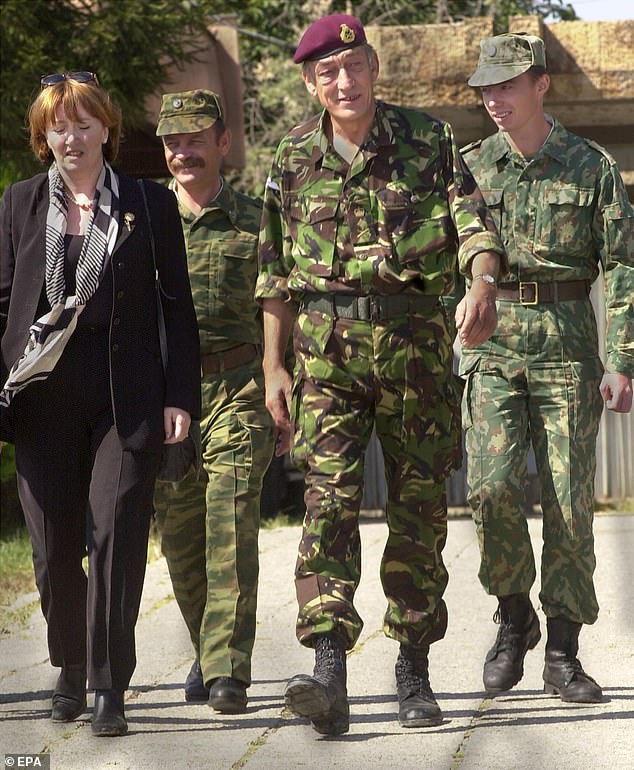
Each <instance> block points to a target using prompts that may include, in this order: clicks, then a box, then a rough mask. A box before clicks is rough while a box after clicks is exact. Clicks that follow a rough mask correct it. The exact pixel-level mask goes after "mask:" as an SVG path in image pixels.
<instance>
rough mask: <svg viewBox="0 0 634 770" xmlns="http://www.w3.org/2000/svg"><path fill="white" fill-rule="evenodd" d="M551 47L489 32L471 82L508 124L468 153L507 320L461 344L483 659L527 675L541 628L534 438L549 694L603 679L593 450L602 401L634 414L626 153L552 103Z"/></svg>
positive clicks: (565, 694)
mask: <svg viewBox="0 0 634 770" xmlns="http://www.w3.org/2000/svg"><path fill="white" fill-rule="evenodd" d="M545 67H546V60H545V53H544V44H543V41H542V40H541V39H540V38H537V37H531V36H526V35H500V36H497V37H493V38H488V39H485V40H483V41H482V43H481V53H480V61H479V64H478V68H477V71H476V72H475V74H474V75H473V77H472V78H471V80H470V81H469V85H471V86H477V87H480V88H481V91H482V98H483V102H484V105H485V107H486V109H487V111H488V113H489V115H490V116H491V118H492V120H493V121H494V123H495V124H496V125H497V127H498V129H499V131H498V133H497V134H495V135H493V136H491V137H489V138H487V139H485V140H483V141H479V142H475V143H474V144H473V145H470V146H469V147H467V148H465V149H464V150H463V152H464V154H465V160H466V161H467V163H468V165H469V167H470V168H471V170H472V171H473V173H474V174H475V177H476V180H477V182H478V184H479V186H480V189H481V190H482V192H483V194H484V197H485V200H486V202H487V204H488V206H489V209H490V210H491V213H492V214H493V217H494V219H495V221H496V225H497V226H498V229H499V230H500V233H501V235H502V237H503V239H504V243H505V246H506V249H507V251H508V255H509V262H510V275H509V277H508V279H507V280H508V282H507V283H502V284H500V286H499V288H498V312H499V318H500V320H499V323H498V327H497V330H496V332H495V334H494V335H493V336H492V337H491V339H490V340H489V341H488V342H487V344H486V345H483V346H480V347H478V348H476V349H473V350H471V351H469V352H467V353H466V354H465V355H463V357H462V360H461V373H462V374H463V375H464V376H465V377H466V380H467V384H466V389H465V394H464V401H463V423H464V425H465V428H466V442H467V453H468V459H469V462H468V482H469V487H470V503H471V506H472V508H473V512H474V519H475V523H476V528H477V533H478V537H479V541H480V551H481V557H482V558H481V566H480V580H481V582H482V585H483V586H484V588H485V589H486V591H487V592H488V593H490V594H493V595H495V596H497V597H498V602H499V607H498V610H497V612H496V616H495V619H496V620H497V621H498V622H499V623H500V628H499V631H498V636H497V640H496V642H495V644H494V646H493V647H492V649H491V650H490V651H489V653H488V655H487V657H486V662H485V664H484V685H485V687H486V689H487V691H489V692H492V693H496V692H501V691H503V690H508V689H509V688H511V687H513V686H514V685H515V684H517V682H519V680H520V679H521V677H522V674H523V661H524V657H525V655H526V652H527V650H529V649H531V648H533V647H535V645H536V644H537V642H538V641H539V639H540V629H539V621H538V618H537V615H536V613H535V610H534V608H533V606H532V604H531V601H530V598H529V592H530V590H531V586H532V585H533V583H534V581H535V562H534V557H533V552H532V549H531V543H530V538H529V534H528V528H527V525H526V519H525V517H524V513H523V511H524V490H525V485H526V473H527V467H526V456H527V451H528V448H529V444H530V442H531V441H532V443H533V447H534V449H535V456H536V460H537V468H538V472H539V477H540V482H541V504H542V511H543V519H544V524H543V537H544V545H543V552H542V569H541V592H540V595H539V598H540V601H541V605H542V609H543V610H544V613H545V615H546V618H547V629H548V641H547V643H546V663H545V668H544V675H543V677H544V682H545V689H546V692H551V693H559V694H560V696H561V698H562V700H565V701H574V702H598V701H600V700H601V697H602V692H601V687H600V686H599V685H598V684H597V683H596V682H595V681H594V679H592V678H591V677H590V676H588V675H587V674H586V673H585V672H584V671H583V668H582V667H581V664H580V663H579V661H578V659H577V657H576V655H577V651H578V635H579V631H580V628H581V625H582V624H583V623H594V622H595V620H596V619H597V613H598V605H597V599H596V596H595V591H594V586H593V580H592V574H593V572H594V567H595V557H594V547H593V537H592V517H593V500H594V476H595V448H596V447H595V445H596V437H597V430H598V426H599V418H600V416H601V411H602V406H603V401H605V402H606V404H607V407H608V409H612V410H614V411H615V412H628V411H629V410H630V407H631V403H632V386H631V377H632V374H633V373H634V311H633V307H632V296H633V293H634V259H633V254H634V212H633V211H632V207H631V205H630V203H629V202H628V200H627V197H626V193H625V190H624V186H623V182H622V180H621V177H620V175H619V172H618V170H617V168H616V166H615V163H614V160H613V159H612V158H611V157H610V156H609V155H608V153H607V152H606V151H605V150H604V149H603V148H602V147H599V146H598V145H596V144H595V143H594V142H591V141H588V140H585V139H581V138H580V137H578V136H575V135H573V134H571V133H570V132H568V131H566V129H565V128H564V127H563V126H562V125H561V124H559V123H558V122H557V120H555V119H554V118H552V117H550V116H548V115H546V114H545V113H544V110H543V104H542V102H543V97H544V94H545V93H546V91H547V89H548V86H549V76H548V74H547V73H546V69H545ZM599 262H600V263H601V266H602V268H603V273H604V276H605V283H606V292H607V313H608V339H607V350H608V355H607V363H606V372H605V374H604V369H603V365H602V364H601V361H600V359H599V352H598V340H597V327H596V323H595V317H594V312H593V309H592V305H591V304H590V299H589V296H588V294H589V289H590V284H591V283H592V282H593V281H594V280H595V278H596V277H597V276H598V274H599Z"/></svg>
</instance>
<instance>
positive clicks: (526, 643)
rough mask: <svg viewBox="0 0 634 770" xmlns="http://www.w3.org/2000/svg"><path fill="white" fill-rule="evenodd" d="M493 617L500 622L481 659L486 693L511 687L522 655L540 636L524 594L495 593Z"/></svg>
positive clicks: (521, 664) (520, 668) (518, 674)
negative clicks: (495, 635)
mask: <svg viewBox="0 0 634 770" xmlns="http://www.w3.org/2000/svg"><path fill="white" fill-rule="evenodd" d="M498 602H499V604H498V608H497V610H496V612H495V615H494V616H493V620H494V621H495V622H496V623H499V624H500V629H499V631H498V635H497V638H496V640H495V644H494V645H493V647H491V649H490V650H489V652H488V653H487V656H486V659H485V661H484V672H483V674H482V681H483V682H484V689H485V690H486V691H487V692H489V693H497V692H504V691H505V690H510V689H511V687H514V686H515V685H516V684H517V683H518V682H519V681H520V679H521V678H522V676H523V675H524V657H525V656H526V653H527V652H528V650H532V649H533V647H535V645H536V644H537V642H539V640H540V639H541V632H540V630H539V620H538V618H537V613H536V612H535V610H534V609H533V605H532V604H531V600H530V599H529V598H528V595H527V594H511V595H510V596H499V597H498Z"/></svg>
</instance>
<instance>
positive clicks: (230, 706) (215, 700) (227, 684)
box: [208, 676, 247, 714]
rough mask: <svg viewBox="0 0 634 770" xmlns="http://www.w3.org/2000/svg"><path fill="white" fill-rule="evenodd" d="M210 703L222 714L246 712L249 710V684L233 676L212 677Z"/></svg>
mask: <svg viewBox="0 0 634 770" xmlns="http://www.w3.org/2000/svg"><path fill="white" fill-rule="evenodd" d="M208 702H209V705H210V706H211V707H212V709H214V711H219V712H220V713H221V714H244V712H245V711H246V710H247V686H246V684H244V683H243V682H240V681H239V680H238V679H234V678H233V677H231V676H219V677H217V678H216V679H212V680H211V682H210V686H209V701H208Z"/></svg>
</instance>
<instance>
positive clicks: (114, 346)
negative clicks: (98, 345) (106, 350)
mask: <svg viewBox="0 0 634 770" xmlns="http://www.w3.org/2000/svg"><path fill="white" fill-rule="evenodd" d="M117 350H119V346H118V345H117V343H116V342H115V344H114V345H113V346H112V352H113V353H116V352H117Z"/></svg>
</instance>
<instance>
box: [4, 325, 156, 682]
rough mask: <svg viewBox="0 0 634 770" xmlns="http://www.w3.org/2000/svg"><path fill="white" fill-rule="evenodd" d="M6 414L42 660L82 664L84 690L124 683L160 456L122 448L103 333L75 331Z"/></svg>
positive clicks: (128, 671)
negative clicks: (11, 424) (44, 634)
mask: <svg viewBox="0 0 634 770" xmlns="http://www.w3.org/2000/svg"><path fill="white" fill-rule="evenodd" d="M14 410H15V412H14V413H15V425H16V436H15V451H16V468H17V477H18V490H19V495H20V501H21V503H22V508H23V510H24V515H25V518H26V523H27V527H28V530H29V533H30V536H31V541H32V545H33V564H34V567H35V578H36V582H37V586H38V589H39V592H40V597H41V603H42V612H43V614H44V617H45V618H46V621H47V624H48V647H49V654H50V659H51V663H52V664H53V665H54V666H64V665H71V664H80V663H83V662H86V664H87V672H88V685H89V687H90V688H92V689H117V690H125V689H126V688H127V687H128V684H129V682H130V678H131V676H132V673H133V671H134V667H135V664H136V654H135V643H134V626H135V623H136V620H137V616H138V612H139V604H140V601H141V591H142V588H143V579H144V576H145V563H146V555H147V541H148V531H149V524H150V519H151V515H152V495H153V488H154V479H155V475H156V470H157V467H158V462H159V457H160V454H158V453H156V452H131V451H129V450H125V449H124V448H123V447H122V445H121V441H120V438H119V436H118V434H117V431H116V428H115V425H114V418H113V411H112V402H111V395H110V382H109V372H108V333H107V331H105V330H103V331H99V332H91V331H90V330H87V331H77V332H76V333H75V334H74V335H73V337H72V338H71V339H70V341H69V343H68V345H67V347H66V349H65V351H64V353H63V354H62V357H61V359H60V361H59V362H58V364H57V366H56V367H55V369H54V370H53V372H52V373H51V374H50V375H49V377H48V379H47V380H45V381H44V382H39V383H32V384H31V385H29V386H27V387H26V388H25V389H24V390H23V391H21V392H20V393H18V394H17V396H16V398H15V401H14ZM86 555H87V557H88V574H87V575H86V572H85V571H84V567H83V565H82V560H83V558H84V556H86Z"/></svg>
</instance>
